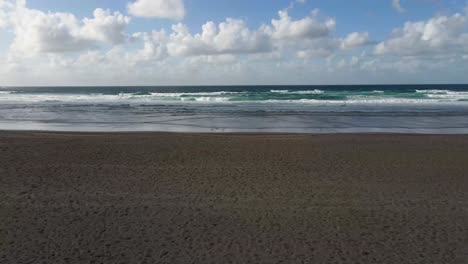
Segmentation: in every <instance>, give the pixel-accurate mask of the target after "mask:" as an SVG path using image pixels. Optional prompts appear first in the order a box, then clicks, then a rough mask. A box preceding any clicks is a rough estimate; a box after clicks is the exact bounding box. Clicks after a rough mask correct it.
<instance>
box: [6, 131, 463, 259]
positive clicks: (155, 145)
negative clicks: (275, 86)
mask: <svg viewBox="0 0 468 264" xmlns="http://www.w3.org/2000/svg"><path fill="white" fill-rule="evenodd" d="M0 175H1V176H0V203H1V212H0V238H1V239H0V249H1V250H0V252H1V253H0V262H1V263H400V264H401V263H425V264H426V263H437V264H449V263H459V264H466V263H468V136H464V135H454V136H448V135H372V134H369V135H366V134H362V135H274V134H270V135H261V134H256V135H254V134H251V135H242V134H170V133H120V134H119V133H116V134H111V133H107V134H106V133H104V134H92V133H89V134H86V133H46V132H0Z"/></svg>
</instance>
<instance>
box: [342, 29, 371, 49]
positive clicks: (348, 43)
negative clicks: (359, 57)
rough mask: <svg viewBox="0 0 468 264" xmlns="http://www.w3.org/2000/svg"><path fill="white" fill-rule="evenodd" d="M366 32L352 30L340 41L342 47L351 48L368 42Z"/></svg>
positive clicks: (368, 38)
mask: <svg viewBox="0 0 468 264" xmlns="http://www.w3.org/2000/svg"><path fill="white" fill-rule="evenodd" d="M370 43H371V41H370V37H369V33H368V32H353V33H350V34H348V35H347V36H346V37H345V38H344V39H343V40H342V42H341V47H342V48H343V49H352V48H357V47H361V46H365V45H367V44H370Z"/></svg>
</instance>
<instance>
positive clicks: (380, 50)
mask: <svg viewBox="0 0 468 264" xmlns="http://www.w3.org/2000/svg"><path fill="white" fill-rule="evenodd" d="M467 28H468V18H467V15H462V14H459V13H456V14H454V15H452V16H437V17H433V18H431V19H429V20H427V21H419V22H406V23H405V25H404V26H403V27H402V28H397V29H394V30H393V32H392V34H391V36H390V37H389V38H388V39H387V40H385V41H382V42H380V43H378V45H377V46H376V47H375V50H374V52H375V54H377V55H398V56H434V55H444V54H445V55H448V54H457V53H462V54H463V53H465V54H466V53H468V31H467Z"/></svg>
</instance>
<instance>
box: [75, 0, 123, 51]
mask: <svg viewBox="0 0 468 264" xmlns="http://www.w3.org/2000/svg"><path fill="white" fill-rule="evenodd" d="M93 15H94V17H93V18H91V19H89V18H85V19H83V24H84V25H83V27H82V28H81V34H82V35H83V37H84V38H88V39H94V40H97V41H102V42H106V43H109V44H120V43H123V42H125V41H126V40H127V39H128V35H127V33H126V29H127V26H128V24H129V23H130V18H129V17H126V16H124V15H122V14H121V13H119V12H114V13H113V14H111V12H110V11H109V10H103V9H101V8H98V9H96V10H94V13H93Z"/></svg>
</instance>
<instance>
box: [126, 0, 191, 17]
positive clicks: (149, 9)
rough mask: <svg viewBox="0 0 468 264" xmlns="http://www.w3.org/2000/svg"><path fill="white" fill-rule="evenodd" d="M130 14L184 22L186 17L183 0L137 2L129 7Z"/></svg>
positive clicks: (138, 0) (139, 0)
mask: <svg viewBox="0 0 468 264" xmlns="http://www.w3.org/2000/svg"><path fill="white" fill-rule="evenodd" d="M127 9H128V12H129V13H130V14H132V15H134V16H138V17H157V18H167V19H173V20H182V19H183V18H184V16H185V6H184V1H183V0H137V1H136V2H133V3H129V4H128V5H127Z"/></svg>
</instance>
